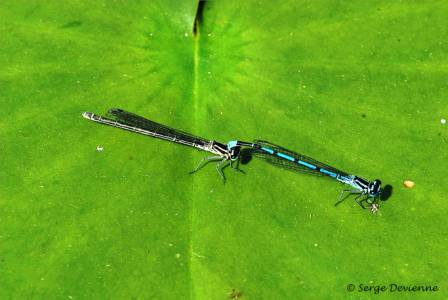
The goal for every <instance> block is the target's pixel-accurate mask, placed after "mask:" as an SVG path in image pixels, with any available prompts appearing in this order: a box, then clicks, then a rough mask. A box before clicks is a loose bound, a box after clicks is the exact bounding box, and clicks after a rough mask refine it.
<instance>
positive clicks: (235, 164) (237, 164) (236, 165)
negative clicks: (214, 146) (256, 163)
mask: <svg viewBox="0 0 448 300" xmlns="http://www.w3.org/2000/svg"><path fill="white" fill-rule="evenodd" d="M230 167H231V168H232V169H234V170H235V171H237V172H240V173H243V174H246V172H244V171H243V170H241V169H240V159H239V158H238V159H237V160H236V162H235V161H233V160H231V161H230Z"/></svg>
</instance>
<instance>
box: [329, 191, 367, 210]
mask: <svg viewBox="0 0 448 300" xmlns="http://www.w3.org/2000/svg"><path fill="white" fill-rule="evenodd" d="M344 193H347V194H346V195H345V197H342V196H344ZM356 194H361V195H362V192H360V191H357V190H343V191H342V192H341V195H339V199H338V201H337V202H336V203H335V204H334V206H338V205H339V204H340V203H342V202H343V201H344V200H345V199H346V198H347V197H348V196H350V195H356ZM361 195H359V196H361ZM359 196H358V197H359ZM358 197H357V198H358ZM361 206H362V205H361Z"/></svg>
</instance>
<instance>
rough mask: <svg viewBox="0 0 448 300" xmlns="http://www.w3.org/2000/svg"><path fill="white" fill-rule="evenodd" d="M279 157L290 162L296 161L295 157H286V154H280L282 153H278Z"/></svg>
mask: <svg viewBox="0 0 448 300" xmlns="http://www.w3.org/2000/svg"><path fill="white" fill-rule="evenodd" d="M277 155H278V156H280V157H282V158H284V159H287V160H289V161H294V160H295V159H294V157H291V156H289V155H286V154H283V153H280V152H277Z"/></svg>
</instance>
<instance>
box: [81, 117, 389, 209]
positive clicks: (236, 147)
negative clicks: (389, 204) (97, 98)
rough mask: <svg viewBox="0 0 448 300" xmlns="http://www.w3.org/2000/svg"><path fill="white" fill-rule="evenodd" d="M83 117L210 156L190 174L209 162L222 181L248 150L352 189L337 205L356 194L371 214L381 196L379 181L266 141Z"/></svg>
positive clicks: (139, 119) (147, 122) (135, 119)
mask: <svg viewBox="0 0 448 300" xmlns="http://www.w3.org/2000/svg"><path fill="white" fill-rule="evenodd" d="M82 115H83V117H84V118H86V119H89V120H92V121H95V122H98V123H101V124H105V125H109V126H113V127H118V128H121V129H125V130H128V131H132V132H137V133H140V134H143V135H148V136H152V137H156V138H159V139H163V140H168V141H172V142H176V143H179V144H183V145H187V146H190V147H194V148H197V149H199V150H203V151H207V152H210V153H211V154H213V155H212V156H208V157H205V158H203V159H202V160H201V161H200V163H199V164H198V165H197V167H196V168H195V169H194V170H193V171H192V172H191V173H194V172H196V171H198V170H199V169H201V168H202V167H204V166H205V165H206V164H207V163H208V162H210V161H219V163H218V164H217V165H216V170H217V171H218V173H219V175H220V176H221V178H222V179H223V180H225V176H224V173H223V171H222V169H223V168H224V167H225V166H226V165H228V164H230V166H231V167H232V168H233V169H235V170H239V169H238V163H239V161H240V159H241V153H242V150H243V149H244V150H248V151H249V152H250V153H251V154H253V156H256V157H260V158H262V159H264V160H266V161H267V162H269V163H271V164H274V165H277V166H280V167H283V168H286V169H290V170H294V171H297V172H301V173H309V174H315V175H322V176H327V177H330V178H333V179H335V180H337V181H339V182H342V183H344V184H346V185H348V186H349V187H351V189H348V190H343V191H342V193H341V195H340V197H339V201H340V200H341V199H342V196H343V195H344V193H348V194H355V195H357V196H356V197H355V201H356V202H357V203H358V204H359V205H360V206H361V207H362V208H365V207H364V205H363V202H364V201H366V202H367V203H369V204H371V205H372V207H371V208H372V211H373V212H374V211H376V209H377V206H376V204H374V202H375V200H376V199H377V198H378V197H379V196H380V194H381V181H380V180H379V179H375V180H373V181H368V180H366V179H364V178H362V177H359V176H355V175H350V174H349V173H346V172H343V171H341V170H338V169H336V168H333V167H331V166H329V165H326V164H324V163H321V162H319V161H317V160H315V159H312V158H310V157H307V156H305V155H303V154H299V153H296V152H293V151H290V150H287V149H285V148H283V147H281V146H278V145H275V144H273V143H270V142H267V141H262V140H255V141H253V142H244V141H238V140H232V141H230V142H228V143H227V144H224V143H220V142H217V141H214V140H207V139H204V138H201V137H198V136H194V135H192V134H189V133H186V132H183V131H180V130H177V129H173V128H170V127H168V126H165V125H162V124H159V123H156V122H154V121H150V120H148V119H145V118H143V117H141V116H138V115H136V114H133V113H130V112H127V111H124V110H122V109H118V108H114V109H111V110H109V111H108V114H107V117H105V116H100V115H96V114H94V113H91V112H85V113H83V114H82ZM339 201H338V203H339Z"/></svg>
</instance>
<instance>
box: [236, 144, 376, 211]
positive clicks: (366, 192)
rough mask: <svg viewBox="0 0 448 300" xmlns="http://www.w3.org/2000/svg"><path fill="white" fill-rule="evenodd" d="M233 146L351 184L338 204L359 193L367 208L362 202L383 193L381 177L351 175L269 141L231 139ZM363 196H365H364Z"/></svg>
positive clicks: (283, 165) (292, 168)
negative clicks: (369, 179)
mask: <svg viewBox="0 0 448 300" xmlns="http://www.w3.org/2000/svg"><path fill="white" fill-rule="evenodd" d="M233 146H235V147H241V146H247V147H250V148H252V149H253V151H252V152H253V155H254V156H256V157H260V158H263V159H264V160H266V161H267V162H269V163H271V164H274V165H277V166H280V167H283V168H286V169H291V170H294V171H298V172H302V173H310V174H315V175H323V176H328V177H331V178H333V179H336V180H337V181H339V182H342V183H345V184H347V185H349V186H350V187H351V188H352V189H349V190H343V191H342V192H341V195H340V197H339V201H338V202H337V203H336V204H338V203H339V202H340V201H341V199H342V196H343V195H344V193H349V194H357V196H356V198H355V201H356V202H357V203H358V204H359V205H360V206H361V207H362V208H365V207H364V206H363V204H362V202H363V201H367V202H368V203H369V204H372V203H374V201H375V200H376V199H377V198H378V197H379V196H380V193H381V180H379V179H375V180H373V181H368V180H366V179H364V178H362V177H359V176H355V175H350V174H348V173H346V172H343V171H341V170H338V169H336V168H334V167H331V166H329V165H326V164H324V163H321V162H319V161H317V160H315V159H312V158H310V157H307V156H305V155H303V154H299V153H296V152H293V151H291V150H287V149H285V148H283V147H281V146H278V145H275V144H272V143H270V142H267V141H262V140H256V141H254V143H246V142H240V141H231V142H229V143H228V145H227V147H228V149H230V150H231V149H232V147H233ZM363 196H364V198H362V197H363Z"/></svg>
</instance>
